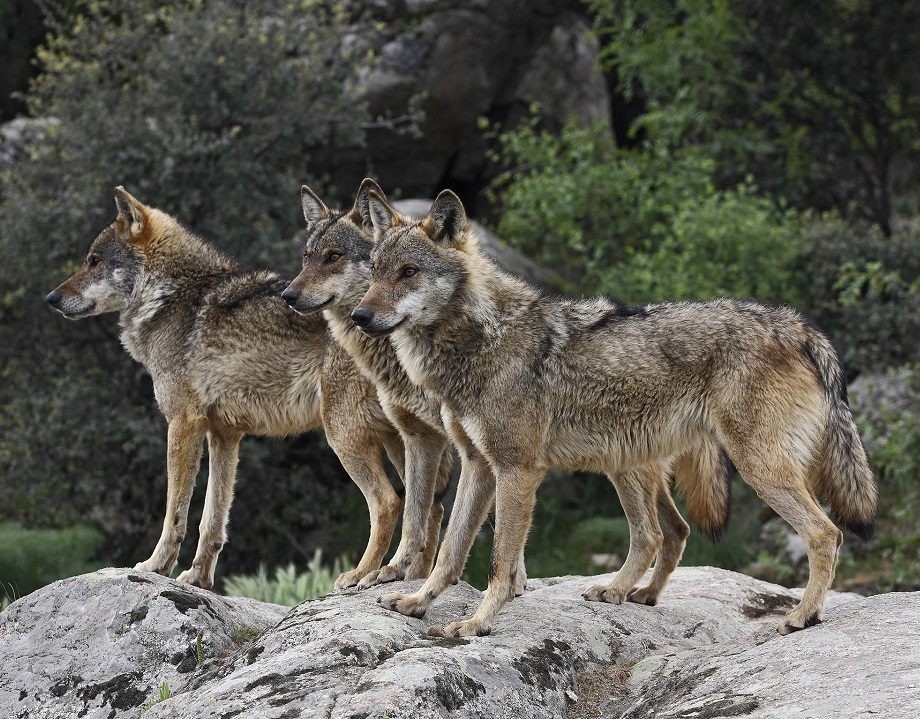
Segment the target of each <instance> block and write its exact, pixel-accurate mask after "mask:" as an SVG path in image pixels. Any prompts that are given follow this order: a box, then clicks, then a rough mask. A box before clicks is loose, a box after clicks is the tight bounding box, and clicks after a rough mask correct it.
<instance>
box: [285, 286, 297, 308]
mask: <svg viewBox="0 0 920 719" xmlns="http://www.w3.org/2000/svg"><path fill="white" fill-rule="evenodd" d="M298 297H300V293H299V292H298V291H297V290H294V289H291V288H290V287H287V288H286V289H285V290H284V292H282V293H281V299H283V300H284V301H285V302H287V303H288V304H289V305H293V304H294V303H295V302H297V298H298Z"/></svg>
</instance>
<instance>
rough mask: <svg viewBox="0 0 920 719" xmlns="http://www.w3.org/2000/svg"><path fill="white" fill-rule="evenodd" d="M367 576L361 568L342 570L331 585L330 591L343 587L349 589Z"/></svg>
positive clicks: (337, 590) (338, 590) (336, 590)
mask: <svg viewBox="0 0 920 719" xmlns="http://www.w3.org/2000/svg"><path fill="white" fill-rule="evenodd" d="M365 576H367V575H366V574H365V572H364V570H363V569H352V570H351V571H349V572H342V573H341V574H340V575H339V578H338V579H336V580H335V583H334V584H333V585H332V591H334V592H340V591H342V590H343V589H351V588H352V587H354V586H357V585H358V583H359V582H360V581H361V580H362V579H363V578H364V577H365Z"/></svg>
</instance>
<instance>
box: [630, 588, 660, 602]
mask: <svg viewBox="0 0 920 719" xmlns="http://www.w3.org/2000/svg"><path fill="white" fill-rule="evenodd" d="M626 598H627V599H628V600H629V601H631V602H635V603H636V604H645V605H648V606H649V607H654V606H655V605H656V604H658V590H657V589H656V588H655V587H634V588H633V589H630V590H629V592H628V593H627V595H626Z"/></svg>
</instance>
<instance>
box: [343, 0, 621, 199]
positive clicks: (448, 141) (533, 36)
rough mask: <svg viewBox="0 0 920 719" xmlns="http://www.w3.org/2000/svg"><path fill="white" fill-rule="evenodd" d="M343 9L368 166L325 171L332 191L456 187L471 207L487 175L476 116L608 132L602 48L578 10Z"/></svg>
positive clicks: (479, 0) (355, 159)
mask: <svg viewBox="0 0 920 719" xmlns="http://www.w3.org/2000/svg"><path fill="white" fill-rule="evenodd" d="M345 7H346V11H347V13H348V16H349V20H348V22H347V23H346V27H345V31H344V34H343V43H342V44H343V49H344V50H346V51H347V52H349V53H352V54H353V55H354V56H355V57H358V58H362V59H361V61H360V63H359V65H360V67H359V73H358V79H357V82H356V87H355V90H356V93H357V96H358V98H359V100H360V101H362V102H363V103H365V104H366V106H367V107H368V109H369V111H370V114H371V117H372V118H374V119H373V121H372V122H370V123H368V125H367V128H366V129H367V133H368V136H367V154H366V155H365V154H364V153H363V152H358V153H355V154H354V156H352V157H349V156H348V153H347V152H342V151H337V152H336V155H335V157H334V162H332V163H329V167H330V168H331V174H332V176H333V179H334V181H335V184H337V185H338V186H339V187H344V188H348V187H350V186H351V185H352V184H353V182H354V177H355V176H358V175H361V174H367V172H371V173H373V174H375V175H376V176H377V177H379V178H380V182H381V184H382V185H383V186H384V187H385V188H387V190H396V189H399V190H401V191H402V193H403V195H404V196H412V195H423V196H424V195H429V194H432V193H435V192H437V191H438V190H440V189H441V188H442V187H452V188H453V189H455V190H457V191H458V192H460V193H461V195H462V197H463V199H464V201H467V202H468V203H470V204H471V206H473V203H474V202H475V201H476V200H477V199H479V198H478V194H477V193H478V191H479V190H481V189H482V188H483V187H484V186H485V185H486V184H487V183H488V180H489V179H490V178H491V176H492V173H493V172H494V168H491V167H490V165H489V161H488V159H487V157H486V153H485V149H486V140H485V138H484V135H483V130H482V128H481V127H480V126H479V119H480V118H481V117H484V118H486V119H487V120H488V121H489V123H494V122H499V123H502V124H503V125H504V126H513V125H514V124H515V123H516V122H517V121H518V120H519V119H520V118H522V117H524V116H526V115H528V113H529V111H530V106H531V105H532V104H534V103H536V104H539V105H540V106H541V111H542V112H541V114H542V116H543V118H544V121H545V122H546V124H547V125H548V126H549V127H552V128H557V129H558V128H559V127H561V126H562V125H563V124H564V123H565V122H566V121H567V120H569V119H570V118H574V119H575V120H576V121H578V122H580V123H581V124H586V123H590V122H593V121H600V122H606V123H608V124H609V123H610V93H609V91H608V88H607V81H606V80H605V78H604V75H603V73H602V72H601V71H600V68H599V64H598V44H597V41H596V39H595V38H594V37H593V35H592V34H591V27H590V23H589V21H588V19H587V18H586V17H585V13H584V9H583V7H582V6H581V5H580V4H579V3H577V2H571V1H569V0H563V1H562V2H559V1H558V0H527V1H525V0H489V1H485V0H455V1H453V2H444V1H443V0H413V1H411V2H407V1H405V0H378V1H376V2H373V3H366V2H362V3H357V2H348V3H346V4H345ZM368 162H369V163H370V167H368V166H367V164H366V163H368ZM473 209H477V208H475V207H473Z"/></svg>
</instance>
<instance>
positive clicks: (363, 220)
mask: <svg viewBox="0 0 920 719" xmlns="http://www.w3.org/2000/svg"><path fill="white" fill-rule="evenodd" d="M372 192H373V193H374V194H375V195H377V196H378V197H381V198H383V201H384V202H386V199H387V196H386V193H384V191H383V190H381V189H380V185H378V184H377V183H376V182H374V181H373V180H372V179H371V178H369V177H365V178H364V180H362V181H361V186H360V187H359V188H358V194H357V195H355V206H354V207H353V208H351V212H352V215H353V216H354V218H355V219H356V220H357V221H358V222H359V223H360V224H362V225H364V226H365V227H367V228H369V229H373V227H374V223H373V221H372V220H371V207H370V204H371V193H372Z"/></svg>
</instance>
